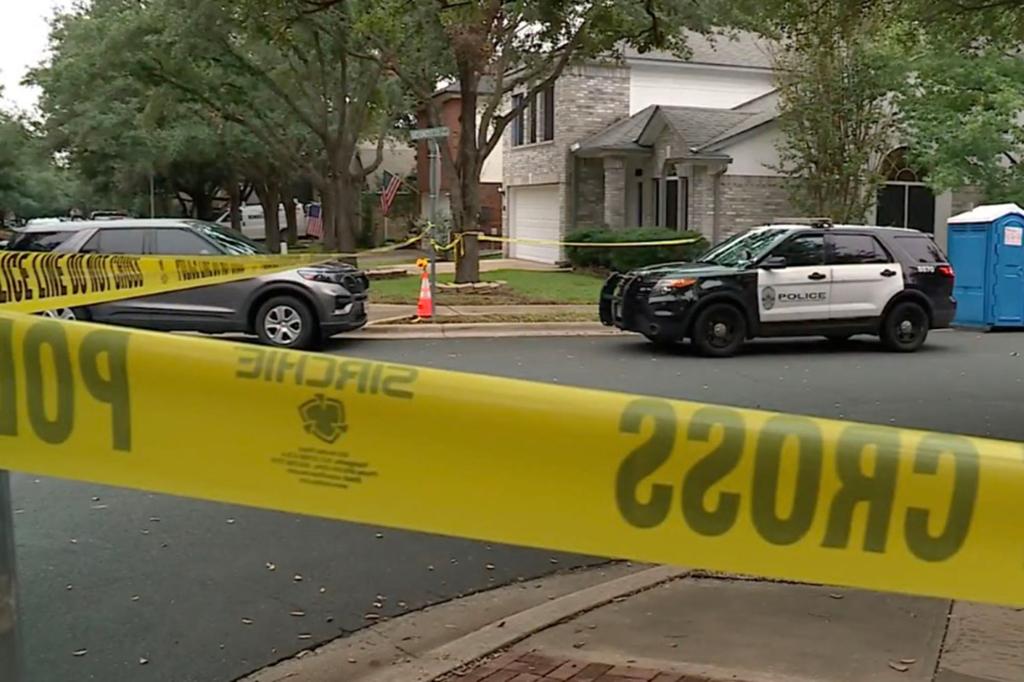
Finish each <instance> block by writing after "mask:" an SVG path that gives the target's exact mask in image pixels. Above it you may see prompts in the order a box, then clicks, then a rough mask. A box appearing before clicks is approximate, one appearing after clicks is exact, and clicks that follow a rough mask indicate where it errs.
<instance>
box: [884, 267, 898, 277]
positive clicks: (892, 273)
mask: <svg viewBox="0 0 1024 682" xmlns="http://www.w3.org/2000/svg"><path fill="white" fill-rule="evenodd" d="M895 276H896V271H895V270H889V269H885V270H882V277H895Z"/></svg>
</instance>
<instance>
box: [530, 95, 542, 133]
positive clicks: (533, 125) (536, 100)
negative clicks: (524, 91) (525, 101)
mask: <svg viewBox="0 0 1024 682" xmlns="http://www.w3.org/2000/svg"><path fill="white" fill-rule="evenodd" d="M540 106H541V99H540V95H539V94H535V95H534V96H533V99H532V100H530V107H529V108H530V144H535V143H536V142H537V133H538V132H539V130H538V125H537V122H538V121H540V120H542V119H541V117H540V111H538V109H539V107H540Z"/></svg>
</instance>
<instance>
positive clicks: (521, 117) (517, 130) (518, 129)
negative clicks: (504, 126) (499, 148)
mask: <svg viewBox="0 0 1024 682" xmlns="http://www.w3.org/2000/svg"><path fill="white" fill-rule="evenodd" d="M525 101H526V96H525V95H513V96H512V110H513V111H515V112H516V113H515V118H513V119H512V145H513V146H515V147H518V146H520V145H524V144H526V110H525V109H524V107H523V103H524V102H525Z"/></svg>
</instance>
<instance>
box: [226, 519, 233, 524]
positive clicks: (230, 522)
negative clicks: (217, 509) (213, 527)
mask: <svg viewBox="0 0 1024 682" xmlns="http://www.w3.org/2000/svg"><path fill="white" fill-rule="evenodd" d="M234 522H235V520H234V519H227V520H226V521H225V523H228V524H232V523H234Z"/></svg>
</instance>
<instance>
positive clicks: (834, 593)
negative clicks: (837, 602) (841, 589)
mask: <svg viewBox="0 0 1024 682" xmlns="http://www.w3.org/2000/svg"><path fill="white" fill-rule="evenodd" d="M828 596H829V598H830V599H845V598H846V595H845V594H839V593H838V592H833V593H832V594H830V595H828Z"/></svg>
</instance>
